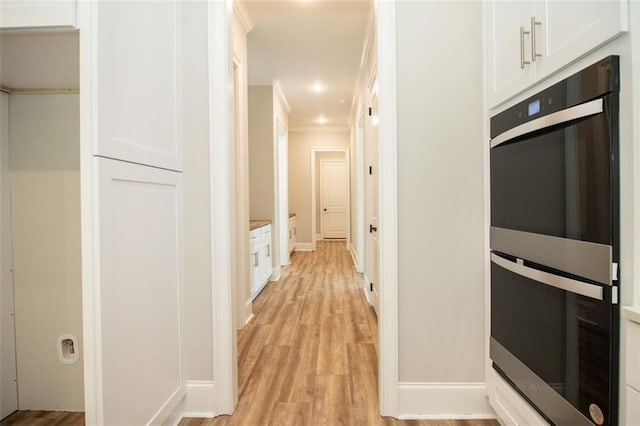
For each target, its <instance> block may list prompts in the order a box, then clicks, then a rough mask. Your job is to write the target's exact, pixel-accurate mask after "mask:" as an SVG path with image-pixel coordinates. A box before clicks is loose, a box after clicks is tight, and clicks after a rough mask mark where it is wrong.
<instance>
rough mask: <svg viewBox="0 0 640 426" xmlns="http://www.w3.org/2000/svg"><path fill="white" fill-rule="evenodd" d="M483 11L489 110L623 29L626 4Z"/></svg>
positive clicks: (507, 6)
mask: <svg viewBox="0 0 640 426" xmlns="http://www.w3.org/2000/svg"><path fill="white" fill-rule="evenodd" d="M485 7H486V8H487V10H486V11H485V17H486V27H485V31H487V32H488V34H487V43H488V45H487V54H488V55H489V57H488V58H487V66H488V70H487V71H488V72H487V75H488V79H489V81H488V89H489V90H488V95H489V106H495V105H497V104H499V103H501V102H503V101H505V100H507V99H509V98H510V97H512V96H514V95H516V94H518V93H520V92H521V91H523V90H525V89H526V88H528V87H530V86H531V85H533V84H534V83H536V82H537V81H539V80H541V79H543V78H545V77H547V76H549V75H550V74H552V73H553V72H555V71H557V70H559V69H561V68H563V67H565V66H567V65H568V64H569V63H571V62H572V61H574V60H576V59H578V58H579V57H581V56H583V55H585V54H587V53H589V52H590V51H592V50H594V49H596V48H597V47H599V46H601V45H602V44H604V43H606V42H607V41H609V40H611V39H613V38H614V37H616V36H617V35H619V34H620V33H621V32H623V31H627V30H628V16H627V9H628V5H627V0H609V1H606V0H596V1H581V2H575V1H556V0H537V1H534V0H531V1H516V2H511V1H502V0H493V1H491V2H489V3H486V6H485ZM534 50H535V52H534Z"/></svg>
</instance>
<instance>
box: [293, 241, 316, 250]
mask: <svg viewBox="0 0 640 426" xmlns="http://www.w3.org/2000/svg"><path fill="white" fill-rule="evenodd" d="M296 251H313V243H296Z"/></svg>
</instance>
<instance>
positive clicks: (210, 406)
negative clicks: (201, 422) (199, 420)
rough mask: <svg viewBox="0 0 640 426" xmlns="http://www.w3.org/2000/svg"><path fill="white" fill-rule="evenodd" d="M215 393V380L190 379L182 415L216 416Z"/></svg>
mask: <svg viewBox="0 0 640 426" xmlns="http://www.w3.org/2000/svg"><path fill="white" fill-rule="evenodd" d="M215 395H216V387H215V383H214V382H213V381H200V380H190V381H188V382H187V397H186V399H185V404H184V412H183V413H182V417H204V418H213V417H215V415H216V412H215V407H214V401H215Z"/></svg>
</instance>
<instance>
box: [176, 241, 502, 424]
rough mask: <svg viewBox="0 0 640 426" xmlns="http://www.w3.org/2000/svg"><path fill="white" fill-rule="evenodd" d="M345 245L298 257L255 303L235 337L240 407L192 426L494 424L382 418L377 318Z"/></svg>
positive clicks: (323, 246)
mask: <svg viewBox="0 0 640 426" xmlns="http://www.w3.org/2000/svg"><path fill="white" fill-rule="evenodd" d="M360 279H361V278H360V275H359V274H357V273H356V271H355V268H354V266H353V262H352V260H351V257H350V255H349V252H347V251H346V250H345V243H344V241H319V242H318V245H317V250H316V251H315V252H296V253H295V254H294V255H293V257H292V263H291V265H290V266H289V267H287V268H286V270H285V274H284V275H283V277H282V278H281V279H280V281H277V282H271V283H270V284H269V285H268V286H267V287H266V288H265V290H264V291H263V293H262V294H261V295H260V296H259V297H258V298H257V299H256V301H255V303H254V318H253V319H252V321H251V322H250V323H249V324H248V325H247V326H246V327H245V328H244V329H242V330H241V331H240V332H239V333H238V363H239V369H238V383H239V385H238V386H239V394H240V397H239V402H238V406H237V408H236V411H235V413H234V415H233V416H230V417H229V416H221V417H217V418H215V419H185V420H183V421H182V422H181V423H180V424H181V425H183V426H195V425H216V426H217V425H227V426H231V425H267V424H270V425H339V424H343V425H409V424H411V425H422V424H424V425H436V424H437V425H443V426H456V425H469V426H475V425H493V424H498V423H497V422H494V421H486V420H485V421H437V422H436V421H402V420H394V419H389V418H385V419H383V418H381V417H380V416H379V415H378V411H379V410H378V402H377V400H378V399H377V398H378V397H377V381H378V379H377V364H378V361H377V334H378V330H377V321H376V317H375V314H374V312H373V310H372V308H370V307H369V305H368V304H367V302H366V300H365V298H364V294H363V291H362V289H361V288H360V287H359V280H360Z"/></svg>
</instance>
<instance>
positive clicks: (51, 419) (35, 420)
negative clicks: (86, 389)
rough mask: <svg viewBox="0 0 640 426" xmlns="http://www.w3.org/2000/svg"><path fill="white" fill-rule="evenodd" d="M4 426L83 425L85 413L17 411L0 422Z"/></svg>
mask: <svg viewBox="0 0 640 426" xmlns="http://www.w3.org/2000/svg"><path fill="white" fill-rule="evenodd" d="M0 425H2V426H5V425H6V426H9V425H24V426H27V425H29V426H31V425H34V426H49V425H60V426H62V425H64V426H81V425H84V413H71V412H68V411H26V410H25V411H16V412H15V413H13V414H12V415H10V416H9V417H7V418H6V419H4V420H2V421H1V422H0Z"/></svg>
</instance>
